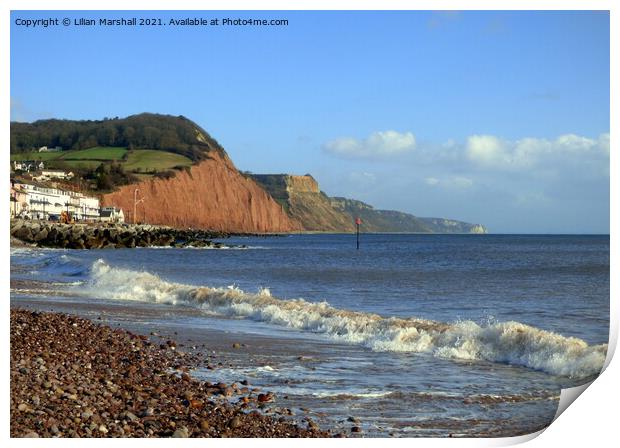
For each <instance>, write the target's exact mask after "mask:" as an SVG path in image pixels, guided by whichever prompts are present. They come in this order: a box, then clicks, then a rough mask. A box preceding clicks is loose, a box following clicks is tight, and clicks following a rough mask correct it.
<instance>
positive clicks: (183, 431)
mask: <svg viewBox="0 0 620 448" xmlns="http://www.w3.org/2000/svg"><path fill="white" fill-rule="evenodd" d="M172 437H174V438H177V439H181V438H187V437H189V430H188V429H187V427H185V426H182V427H180V428H179V429H177V430H176V431H174V433H173V434H172Z"/></svg>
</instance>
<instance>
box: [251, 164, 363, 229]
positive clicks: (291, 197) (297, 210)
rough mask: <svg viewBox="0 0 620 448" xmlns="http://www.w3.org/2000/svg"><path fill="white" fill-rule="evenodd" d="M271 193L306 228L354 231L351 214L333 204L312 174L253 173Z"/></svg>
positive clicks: (254, 177) (253, 176) (257, 180)
mask: <svg viewBox="0 0 620 448" xmlns="http://www.w3.org/2000/svg"><path fill="white" fill-rule="evenodd" d="M252 178H253V179H254V180H256V182H258V183H259V184H260V185H261V186H262V187H263V188H265V190H267V192H269V194H270V195H271V196H272V197H273V198H274V199H275V200H276V201H278V203H279V204H281V205H282V207H284V209H285V210H286V211H287V213H288V215H289V216H290V217H291V218H293V219H295V220H296V221H297V222H299V223H300V224H301V226H302V227H303V229H304V230H309V231H322V232H350V231H353V230H354V227H355V226H354V225H353V221H352V220H351V218H350V216H348V215H346V214H344V213H342V211H340V210H337V209H335V208H334V207H332V204H331V202H330V198H329V197H328V196H327V195H325V193H323V192H322V191H321V190H320V189H319V184H318V183H317V182H316V180H314V178H313V177H312V176H310V175H308V174H307V175H305V176H293V175H289V174H253V175H252Z"/></svg>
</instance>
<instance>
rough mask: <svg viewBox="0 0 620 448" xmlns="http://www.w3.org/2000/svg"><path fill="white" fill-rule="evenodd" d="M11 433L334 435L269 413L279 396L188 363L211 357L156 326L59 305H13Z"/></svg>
mask: <svg viewBox="0 0 620 448" xmlns="http://www.w3.org/2000/svg"><path fill="white" fill-rule="evenodd" d="M10 338H11V366H10V369H11V373H10V376H11V402H10V406H11V424H10V434H11V437H179V438H184V437H333V436H335V435H340V434H332V433H330V432H327V431H323V430H321V429H320V428H319V427H318V425H317V424H316V423H315V422H313V421H312V420H311V419H310V418H303V417H302V418H297V419H296V420H293V419H291V418H287V417H285V416H280V417H278V416H270V415H265V414H263V413H262V412H261V408H262V407H263V406H264V405H265V404H267V403H270V402H273V401H274V400H276V399H277V397H276V396H275V395H274V394H272V393H270V392H269V391H262V390H260V389H258V388H254V387H252V386H251V385H250V384H248V382H247V381H245V380H242V381H240V382H239V383H232V384H225V383H221V382H220V383H216V384H213V383H210V382H209V381H203V380H198V379H196V378H193V377H192V375H191V370H192V369H193V368H195V367H207V368H208V365H209V362H213V360H212V359H211V358H207V357H205V356H204V355H201V354H200V353H191V352H185V351H183V350H181V348H180V347H178V346H177V343H176V342H175V341H174V340H171V339H162V338H161V337H159V336H158V335H157V334H150V335H148V336H147V335H144V334H135V333H132V332H131V331H127V330H124V329H113V328H110V327H108V326H106V325H102V324H99V323H97V322H93V321H91V320H87V319H83V318H80V317H77V316H73V315H70V314H63V313H56V312H54V313H51V312H39V311H31V310H25V309H20V308H13V309H11V336H10Z"/></svg>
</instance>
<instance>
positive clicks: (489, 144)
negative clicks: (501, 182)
mask: <svg viewBox="0 0 620 448" xmlns="http://www.w3.org/2000/svg"><path fill="white" fill-rule="evenodd" d="M465 154H466V157H467V158H468V159H469V160H470V161H471V162H473V163H474V164H475V165H478V166H479V167H487V168H498V169H508V170H521V169H524V168H532V167H535V166H539V165H544V164H556V163H567V162H571V161H572V162H577V163H579V162H580V161H587V162H588V163H590V162H591V161H592V160H595V159H597V158H605V157H608V156H609V134H601V136H599V138H598V139H597V140H595V139H591V138H587V137H582V136H579V135H575V134H565V135H561V136H559V137H557V138H556V139H554V140H549V139H541V138H531V137H526V138H522V139H520V140H517V141H510V140H503V139H500V138H498V137H495V136H491V135H474V136H471V137H469V138H468V140H467V145H466V147H465Z"/></svg>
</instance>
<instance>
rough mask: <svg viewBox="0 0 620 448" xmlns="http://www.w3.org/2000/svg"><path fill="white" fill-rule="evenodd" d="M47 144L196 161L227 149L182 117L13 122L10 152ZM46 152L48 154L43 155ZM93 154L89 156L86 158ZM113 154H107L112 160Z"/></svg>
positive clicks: (48, 156)
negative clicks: (142, 151)
mask: <svg viewBox="0 0 620 448" xmlns="http://www.w3.org/2000/svg"><path fill="white" fill-rule="evenodd" d="M42 146H47V147H50V148H53V147H60V148H62V153H64V152H65V151H79V150H94V151H95V152H96V150H97V147H103V148H106V149H107V150H110V149H111V148H126V149H149V150H156V151H165V152H172V153H175V154H179V155H181V156H183V157H186V158H188V159H190V160H191V161H192V162H197V161H200V160H203V159H205V158H208V157H209V156H208V154H209V152H211V151H218V152H220V153H222V154H223V153H224V149H223V148H222V147H221V146H220V145H219V143H218V142H217V141H216V140H215V139H213V138H212V137H211V136H210V135H209V134H208V133H207V132H206V131H205V130H204V129H202V128H201V127H200V126H198V125H197V124H196V123H194V122H192V121H191V120H188V119H187V118H185V117H183V116H178V117H174V116H171V115H159V114H148V113H144V114H139V115H132V116H129V117H127V118H110V119H108V118H106V119H103V120H82V121H74V120H55V119H54V120H39V121H35V122H34V123H19V122H11V146H10V149H11V154H16V153H21V154H22V156H19V157H20V158H26V156H32V155H34V153H33V151H37V150H38V148H40V147H42ZM37 154H41V156H40V157H41V158H42V160H47V159H55V158H57V157H60V156H57V155H56V154H57V153H37ZM42 154H45V155H42ZM93 157H94V156H93V155H92V154H91V155H87V160H92V158H93ZM111 157H113V155H108V158H106V160H110V158H111Z"/></svg>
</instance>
